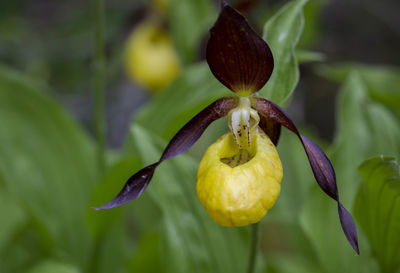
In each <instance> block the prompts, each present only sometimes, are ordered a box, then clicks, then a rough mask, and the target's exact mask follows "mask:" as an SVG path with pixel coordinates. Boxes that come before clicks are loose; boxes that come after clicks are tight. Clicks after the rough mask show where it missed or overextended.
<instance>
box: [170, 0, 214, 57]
mask: <svg viewBox="0 0 400 273" xmlns="http://www.w3.org/2000/svg"><path fill="white" fill-rule="evenodd" d="M169 2H170V3H169V4H170V5H171V8H170V9H169V12H170V14H169V19H170V27H171V32H172V38H173V41H174V44H175V46H176V47H177V49H178V52H179V53H180V55H181V57H182V59H183V61H184V62H185V63H191V62H193V61H195V60H196V59H197V58H198V57H199V55H200V50H201V46H202V40H203V39H204V38H205V37H207V36H206V34H207V30H208V29H209V28H210V26H211V25H212V24H213V22H214V21H215V18H216V15H217V13H216V10H215V8H214V3H213V1H211V0H196V1H187V0H170V1H169Z"/></svg>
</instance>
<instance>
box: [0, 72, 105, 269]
mask: <svg viewBox="0 0 400 273" xmlns="http://www.w3.org/2000/svg"><path fill="white" fill-rule="evenodd" d="M0 124H1V127H0V177H2V180H3V182H4V187H3V188H4V190H5V192H6V193H7V194H8V196H9V197H10V198H13V199H15V200H16V201H17V202H18V203H19V204H21V206H22V208H23V209H24V211H25V213H27V215H28V217H29V219H30V220H31V221H30V223H32V226H31V229H34V230H35V233H37V236H39V238H40V239H39V242H40V244H39V245H37V246H36V249H37V252H38V253H40V251H43V252H47V253H52V252H57V253H62V255H63V256H64V257H66V258H67V259H68V260H69V261H71V262H72V263H73V264H75V265H77V266H79V267H81V268H85V267H86V266H87V263H88V258H89V256H88V251H89V249H90V247H91V243H92V238H91V236H90V232H89V230H88V229H87V227H86V222H85V217H84V215H85V213H84V212H85V211H86V209H87V207H88V206H89V196H90V193H91V191H92V190H93V187H94V184H95V181H96V179H97V177H96V172H97V170H96V164H95V162H96V161H95V153H94V149H93V147H92V145H91V143H90V141H89V139H88V138H87V136H86V135H85V134H84V133H83V132H82V130H81V129H80V128H79V127H78V126H77V124H76V123H75V122H74V121H73V120H72V119H71V118H70V117H69V116H68V115H67V114H66V113H65V111H63V110H62V109H61V108H60V107H59V106H58V105H57V104H56V103H55V102H54V101H53V100H51V99H49V98H47V97H46V96H45V95H44V94H43V93H41V92H40V91H39V88H38V87H37V86H36V85H35V84H33V83H32V82H30V81H29V80H27V79H25V78H24V77H22V76H21V75H19V74H17V73H16V72H12V71H10V70H8V69H6V68H4V67H0ZM0 217H1V218H2V219H4V218H5V217H7V216H6V214H2V215H0ZM20 243H21V244H22V245H21V246H24V244H27V245H25V247H26V248H28V244H29V242H24V241H21V242H20ZM7 262H10V263H12V262H18V261H16V260H15V261H13V260H7Z"/></svg>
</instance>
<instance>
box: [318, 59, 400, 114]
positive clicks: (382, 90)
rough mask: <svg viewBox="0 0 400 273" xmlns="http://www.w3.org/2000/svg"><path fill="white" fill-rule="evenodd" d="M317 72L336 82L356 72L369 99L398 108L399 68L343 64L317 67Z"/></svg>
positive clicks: (399, 104)
mask: <svg viewBox="0 0 400 273" xmlns="http://www.w3.org/2000/svg"><path fill="white" fill-rule="evenodd" d="M317 71H318V73H320V74H322V75H324V76H326V77H328V78H329V79H332V80H335V81H338V82H343V81H344V80H345V79H346V77H347V76H348V75H349V74H350V73H351V72H352V71H357V72H358V73H359V74H360V76H361V78H362V79H363V81H364V82H365V84H366V86H367V88H368V92H369V96H370V97H371V99H373V100H375V101H378V102H381V103H383V104H385V105H387V106H389V107H391V108H399V106H400V88H399V86H400V68H398V67H390V66H372V65H365V64H357V63H343V64H336V65H330V66H325V65H324V66H318V67H317Z"/></svg>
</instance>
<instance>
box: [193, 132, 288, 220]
mask: <svg viewBox="0 0 400 273" xmlns="http://www.w3.org/2000/svg"><path fill="white" fill-rule="evenodd" d="M251 143H252V144H251V146H250V147H249V148H248V149H239V147H238V145H237V144H236V142H235V140H234V137H233V135H232V133H227V134H225V135H223V136H222V137H221V138H219V139H218V140H217V141H216V142H215V143H214V144H212V145H211V146H210V147H209V148H208V149H207V151H206V153H205V155H204V156H203V159H202V160H201V162H200V165H199V169H198V172H197V187H196V189H197V196H198V197H199V200H200V202H201V203H202V205H203V206H204V208H205V209H206V210H207V212H208V214H209V215H210V216H211V218H212V219H213V220H214V221H215V222H216V223H217V224H220V225H222V226H244V225H248V224H253V223H257V222H258V221H260V220H261V219H262V218H263V217H264V216H265V214H266V213H267V212H268V210H270V209H271V208H272V206H273V205H274V204H275V202H276V199H277V198H278V196H279V192H280V188H281V186H280V183H281V180H282V177H283V170H282V164H281V161H280V159H279V155H278V152H277V151H276V148H275V146H274V144H273V143H272V142H271V140H270V139H269V137H268V136H267V135H266V134H265V133H264V132H263V131H262V130H261V129H258V128H257V129H256V132H255V134H254V139H253V140H252V142H251Z"/></svg>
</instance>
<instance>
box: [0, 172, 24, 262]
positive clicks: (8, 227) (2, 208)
mask: <svg viewBox="0 0 400 273" xmlns="http://www.w3.org/2000/svg"><path fill="white" fill-rule="evenodd" d="M0 179H1V178H0ZM0 181H1V180H0ZM0 185H1V184H0ZM0 216H1V217H2V219H4V221H2V224H1V225H0V256H1V253H3V251H7V247H8V245H9V244H10V243H12V242H13V238H14V237H15V236H18V233H19V232H20V231H21V230H22V229H23V228H24V227H25V225H26V224H27V221H28V217H27V215H26V213H25V211H24V210H23V208H22V206H21V204H19V203H18V202H17V201H16V200H15V199H13V198H12V197H11V196H8V195H7V193H6V192H5V191H4V189H3V188H2V187H1V186H0ZM0 268H1V267H0Z"/></svg>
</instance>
